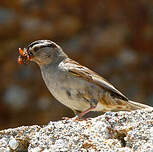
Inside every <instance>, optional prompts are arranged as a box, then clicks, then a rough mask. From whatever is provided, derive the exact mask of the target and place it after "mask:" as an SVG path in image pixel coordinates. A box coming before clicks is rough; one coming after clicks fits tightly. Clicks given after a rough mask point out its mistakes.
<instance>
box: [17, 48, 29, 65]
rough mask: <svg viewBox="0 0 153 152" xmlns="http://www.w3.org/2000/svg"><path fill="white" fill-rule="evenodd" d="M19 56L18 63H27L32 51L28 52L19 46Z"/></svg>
mask: <svg viewBox="0 0 153 152" xmlns="http://www.w3.org/2000/svg"><path fill="white" fill-rule="evenodd" d="M19 54H20V55H19V57H18V64H23V63H24V64H26V63H28V61H30V59H31V57H32V53H31V52H28V51H27V50H25V49H24V50H22V49H21V48H19Z"/></svg>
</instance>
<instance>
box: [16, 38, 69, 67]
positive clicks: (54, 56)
mask: <svg viewBox="0 0 153 152" xmlns="http://www.w3.org/2000/svg"><path fill="white" fill-rule="evenodd" d="M19 53H20V56H19V57H18V63H19V64H22V63H28V62H29V61H34V62H36V63H37V64H39V65H44V64H48V63H52V62H57V61H58V60H62V59H64V58H66V57H67V55H66V54H65V53H64V52H63V51H62V48H61V47H60V46H59V45H57V44H56V43H55V42H52V41H50V40H38V41H34V42H32V43H31V44H29V45H28V46H27V47H26V48H24V49H21V48H19Z"/></svg>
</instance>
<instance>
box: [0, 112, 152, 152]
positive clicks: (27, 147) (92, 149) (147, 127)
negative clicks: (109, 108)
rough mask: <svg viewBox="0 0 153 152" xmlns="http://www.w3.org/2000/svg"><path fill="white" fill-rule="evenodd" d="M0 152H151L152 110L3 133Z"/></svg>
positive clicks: (71, 120)
mask: <svg viewBox="0 0 153 152" xmlns="http://www.w3.org/2000/svg"><path fill="white" fill-rule="evenodd" d="M0 151H1V152H11V151H16V152H19V151H25V152H26V151H29V152H42V151H43V152H48V151H54V152H62V151H63V152H67V151H72V152H78V151H81V152H87V151H88V152H98V151H101V152H108V151H109V152H153V110H148V111H145V110H141V111H140V110H138V111H133V112H124V111H122V112H107V113H105V114H104V115H101V116H99V117H96V118H90V119H87V120H77V119H76V118H72V119H67V120H61V121H57V122H52V121H51V122H50V123H49V124H48V125H46V126H37V125H35V126H27V127H26V126H23V127H19V128H15V129H7V130H2V131H0Z"/></svg>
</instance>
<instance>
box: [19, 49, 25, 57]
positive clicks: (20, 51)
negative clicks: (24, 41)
mask: <svg viewBox="0 0 153 152" xmlns="http://www.w3.org/2000/svg"><path fill="white" fill-rule="evenodd" d="M19 54H20V55H21V56H24V54H23V50H22V49H21V48H19Z"/></svg>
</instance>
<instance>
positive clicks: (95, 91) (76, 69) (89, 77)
mask: <svg viewBox="0 0 153 152" xmlns="http://www.w3.org/2000/svg"><path fill="white" fill-rule="evenodd" d="M19 54H20V55H19V57H18V63H19V64H27V63H29V61H32V62H35V63H37V64H38V65H39V67H40V70H41V74H42V77H43V80H44V82H45V84H46V86H47V88H48V90H49V91H50V93H51V94H52V95H53V96H54V97H55V98H56V99H57V100H58V101H59V102H61V103H62V104H64V105H65V106H67V107H69V108H70V109H72V111H73V112H74V113H75V114H76V115H77V116H78V117H79V118H83V117H84V116H85V115H86V114H87V113H89V112H90V111H98V112H108V111H132V110H137V109H144V108H152V107H150V106H148V105H145V104H141V103H138V102H134V101H131V100H129V99H128V98H127V97H126V96H125V95H123V94H122V93H121V92H120V91H118V90H117V89H116V88H115V87H114V86H113V85H112V84H111V83H109V82H108V81H107V80H106V79H104V78H103V77H102V76H100V75H99V74H97V73H96V72H94V71H92V70H90V69H89V68H87V67H85V66H83V65H80V64H79V63H78V62H76V61H74V60H72V59H71V58H69V57H68V55H67V54H66V53H65V52H64V51H63V49H62V48H61V47H60V46H59V45H58V44H56V43H55V42H53V41H51V40H37V41H34V42H32V43H30V44H29V45H28V46H27V47H25V48H24V49H21V48H19Z"/></svg>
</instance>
